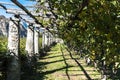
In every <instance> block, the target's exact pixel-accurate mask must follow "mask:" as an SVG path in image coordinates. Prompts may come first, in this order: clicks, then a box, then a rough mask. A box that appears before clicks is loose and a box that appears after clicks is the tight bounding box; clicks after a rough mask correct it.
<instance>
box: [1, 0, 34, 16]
mask: <svg viewBox="0 0 120 80" xmlns="http://www.w3.org/2000/svg"><path fill="white" fill-rule="evenodd" d="M18 1H19V2H20V3H21V4H23V5H24V6H32V5H35V4H36V2H33V1H28V0H18ZM0 2H7V3H12V2H11V0H0ZM4 6H6V7H7V8H14V9H19V7H17V6H12V5H4ZM0 15H4V16H5V17H7V18H9V17H11V16H12V15H13V14H8V13H6V11H5V10H4V9H0Z"/></svg>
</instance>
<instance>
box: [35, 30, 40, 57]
mask: <svg viewBox="0 0 120 80" xmlns="http://www.w3.org/2000/svg"><path fill="white" fill-rule="evenodd" d="M34 34H35V35H34V48H35V54H36V55H37V54H39V32H38V31H37V30H34Z"/></svg>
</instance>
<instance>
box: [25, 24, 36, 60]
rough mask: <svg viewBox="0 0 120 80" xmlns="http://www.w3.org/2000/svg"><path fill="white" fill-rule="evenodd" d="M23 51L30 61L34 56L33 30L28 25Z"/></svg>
mask: <svg viewBox="0 0 120 80" xmlns="http://www.w3.org/2000/svg"><path fill="white" fill-rule="evenodd" d="M25 50H26V51H27V54H28V59H29V60H30V61H31V58H32V57H33V56H34V30H33V26H32V25H29V27H27V39H26V48H25Z"/></svg>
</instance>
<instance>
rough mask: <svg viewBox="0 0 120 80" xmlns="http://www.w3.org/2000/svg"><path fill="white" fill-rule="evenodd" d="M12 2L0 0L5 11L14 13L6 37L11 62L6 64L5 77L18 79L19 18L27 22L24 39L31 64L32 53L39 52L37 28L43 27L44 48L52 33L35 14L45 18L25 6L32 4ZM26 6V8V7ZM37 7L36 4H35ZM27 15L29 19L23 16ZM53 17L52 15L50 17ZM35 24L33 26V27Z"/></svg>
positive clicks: (51, 38)
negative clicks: (15, 7)
mask: <svg viewBox="0 0 120 80" xmlns="http://www.w3.org/2000/svg"><path fill="white" fill-rule="evenodd" d="M11 1H12V2H13V3H14V4H13V3H5V2H0V7H1V8H3V9H4V10H5V11H6V12H7V13H9V14H14V17H11V18H10V22H9V37H8V55H9V56H11V57H12V58H11V62H10V63H9V65H8V71H7V79H6V80H20V64H19V51H20V50H19V48H20V44H19V43H20V34H19V32H20V20H24V21H25V22H27V23H29V25H28V27H27V39H26V51H27V53H28V56H27V57H28V64H29V65H30V66H31V62H32V59H33V57H35V56H34V55H37V54H39V45H38V44H39V43H38V39H39V31H40V30H39V29H43V30H44V32H43V37H42V39H43V40H42V47H43V48H46V47H48V46H50V45H51V44H52V43H53V41H54V40H53V35H52V33H51V30H53V29H49V28H45V27H44V25H43V24H42V23H40V22H39V20H38V19H37V18H36V17H35V16H39V17H44V18H47V16H42V15H40V14H36V13H33V12H31V11H29V10H28V9H27V8H33V6H23V5H22V4H21V3H19V2H18V1H17V0H11ZM5 5H13V6H15V5H17V6H18V7H20V9H19V10H18V9H13V8H7V7H6V6H5ZM26 7H27V8H26ZM37 7H38V6H37ZM22 15H24V16H29V17H30V18H29V19H26V18H24V17H23V16H22ZM52 18H53V19H54V17H52ZM34 26H35V27H34Z"/></svg>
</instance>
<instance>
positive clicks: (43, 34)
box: [42, 32, 45, 49]
mask: <svg viewBox="0 0 120 80" xmlns="http://www.w3.org/2000/svg"><path fill="white" fill-rule="evenodd" d="M42 48H43V49H44V48H45V32H43V33H42Z"/></svg>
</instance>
